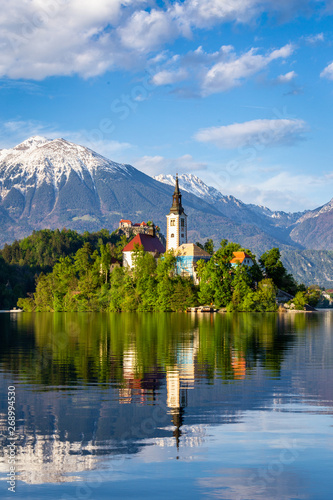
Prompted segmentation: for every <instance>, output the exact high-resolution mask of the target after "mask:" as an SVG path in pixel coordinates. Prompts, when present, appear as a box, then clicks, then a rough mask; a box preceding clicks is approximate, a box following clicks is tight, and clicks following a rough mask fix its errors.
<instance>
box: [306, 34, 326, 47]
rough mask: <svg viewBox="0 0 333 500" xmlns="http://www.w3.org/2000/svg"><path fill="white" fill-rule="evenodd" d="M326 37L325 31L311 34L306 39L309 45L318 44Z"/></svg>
mask: <svg viewBox="0 0 333 500" xmlns="http://www.w3.org/2000/svg"><path fill="white" fill-rule="evenodd" d="M324 39H325V37H324V33H317V35H310V36H307V37H305V41H306V43H308V44H309V45H318V44H319V43H321V42H323V41H324Z"/></svg>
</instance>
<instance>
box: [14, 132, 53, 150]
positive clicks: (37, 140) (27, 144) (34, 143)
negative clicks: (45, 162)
mask: <svg viewBox="0 0 333 500" xmlns="http://www.w3.org/2000/svg"><path fill="white" fill-rule="evenodd" d="M51 140H52V139H47V138H46V137H43V136H41V135H34V136H32V137H29V139H26V140H25V141H23V142H21V143H20V144H18V145H17V146H15V147H14V148H13V149H15V150H19V151H23V150H26V149H31V148H35V147H38V146H40V145H42V144H46V143H47V142H50V141H51Z"/></svg>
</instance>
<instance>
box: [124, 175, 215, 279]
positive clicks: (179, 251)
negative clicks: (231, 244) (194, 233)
mask: <svg viewBox="0 0 333 500" xmlns="http://www.w3.org/2000/svg"><path fill="white" fill-rule="evenodd" d="M166 218H167V238H166V249H165V247H164V246H163V244H162V243H161V241H160V240H159V238H158V237H157V236H156V233H155V226H154V225H153V226H152V227H149V228H148V231H147V232H146V234H137V235H136V236H135V238H133V240H131V241H130V242H129V243H128V244H127V245H126V246H125V248H124V249H123V266H125V267H133V266H134V262H133V252H134V246H135V244H137V245H140V246H142V247H143V248H144V250H145V251H146V252H149V253H151V254H152V255H153V256H154V257H155V258H156V259H157V258H158V257H159V256H160V255H162V254H163V253H164V252H165V251H168V250H172V251H173V253H174V255H175V257H176V259H177V265H176V266H177V267H176V270H177V274H179V275H181V276H188V277H191V278H192V279H193V281H194V283H195V284H198V283H199V280H198V277H197V275H196V266H197V262H198V260H201V259H203V260H205V261H208V260H209V259H210V258H211V255H210V254H209V253H207V252H206V251H205V250H203V249H202V248H200V247H198V246H197V245H195V244H194V243H188V242H187V215H186V213H185V211H184V208H183V205H182V195H181V193H180V190H179V182H178V174H177V175H176V183H175V191H174V193H173V196H172V206H171V208H170V212H169V214H168V215H167V216H166ZM142 224H143V223H142ZM129 225H131V227H132V226H133V224H132V222H131V221H129V220H123V219H122V220H121V221H120V226H121V228H124V227H127V226H129Z"/></svg>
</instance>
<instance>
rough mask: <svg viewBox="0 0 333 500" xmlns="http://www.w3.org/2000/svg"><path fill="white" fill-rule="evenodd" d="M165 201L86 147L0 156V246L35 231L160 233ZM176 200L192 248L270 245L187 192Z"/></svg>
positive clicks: (44, 144) (39, 140)
mask: <svg viewBox="0 0 333 500" xmlns="http://www.w3.org/2000/svg"><path fill="white" fill-rule="evenodd" d="M172 193H173V186H168V185H166V184H163V183H161V182H158V181H157V180H155V179H153V178H151V177H149V176H148V175H146V174H144V173H142V172H140V171H139V170H137V169H135V168H134V167H132V166H130V165H122V164H119V163H115V162H113V161H111V160H108V159H106V158H104V157H103V156H101V155H99V154H98V153H95V152H94V151H92V150H90V149H88V148H86V147H83V146H79V145H77V144H74V143H72V142H69V141H66V140H64V139H53V140H51V139H47V138H45V137H39V136H36V137H31V138H30V139H27V140H26V141H24V142H22V143H21V144H19V145H18V146H15V147H13V148H12V149H3V150H0V225H1V228H2V232H1V233H0V245H3V244H4V243H5V242H10V241H13V240H14V239H15V238H21V237H23V236H25V235H27V234H30V233H31V232H32V231H33V230H34V229H42V228H63V227H64V226H65V227H68V228H72V229H76V230H78V231H84V230H88V231H95V230H99V229H101V228H103V227H106V228H108V229H115V228H116V227H117V226H118V223H119V219H121V218H128V219H131V220H133V221H134V222H139V221H142V220H149V219H150V220H151V219H153V220H154V222H155V223H157V224H158V225H159V226H161V228H162V231H163V230H165V226H166V214H167V213H169V210H170V206H171V202H172ZM183 199H184V205H185V206H186V211H187V213H188V215H189V220H190V221H191V224H190V228H189V231H190V237H191V239H194V240H195V241H197V240H198V239H200V238H205V237H213V238H214V239H216V240H218V239H220V240H221V239H222V238H223V237H225V238H229V239H232V240H236V239H238V241H240V242H244V245H245V244H247V246H251V247H255V242H256V241H257V239H258V235H260V240H261V241H265V242H266V243H265V245H266V246H271V245H273V244H275V243H277V241H276V239H275V238H272V237H271V236H270V235H268V234H264V232H263V231H261V230H260V229H259V228H254V229H253V231H249V229H248V227H244V226H243V225H239V224H236V223H235V221H232V220H229V219H227V218H226V217H224V216H223V215H222V213H221V212H220V211H219V210H217V208H216V207H215V206H214V204H213V203H211V201H210V202H208V201H205V200H204V199H202V198H198V197H197V196H195V195H194V194H192V193H187V192H184V198H183ZM191 226H192V227H191ZM243 236H244V238H243Z"/></svg>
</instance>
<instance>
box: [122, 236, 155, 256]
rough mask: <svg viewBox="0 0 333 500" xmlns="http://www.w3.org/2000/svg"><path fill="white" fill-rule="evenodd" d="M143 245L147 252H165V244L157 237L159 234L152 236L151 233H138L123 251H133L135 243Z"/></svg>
mask: <svg viewBox="0 0 333 500" xmlns="http://www.w3.org/2000/svg"><path fill="white" fill-rule="evenodd" d="M135 244H137V245H142V246H143V249H144V251H145V252H159V253H164V252H165V246H164V245H163V243H161V241H160V240H159V239H158V238H157V236H150V235H149V234H140V233H139V234H137V235H136V236H135V238H133V239H132V240H131V241H130V242H129V243H127V245H126V246H125V247H124V249H123V252H133V250H134V245H135Z"/></svg>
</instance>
